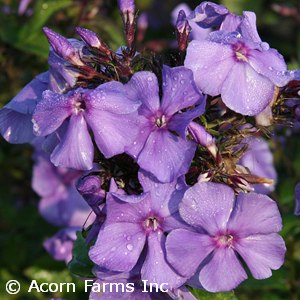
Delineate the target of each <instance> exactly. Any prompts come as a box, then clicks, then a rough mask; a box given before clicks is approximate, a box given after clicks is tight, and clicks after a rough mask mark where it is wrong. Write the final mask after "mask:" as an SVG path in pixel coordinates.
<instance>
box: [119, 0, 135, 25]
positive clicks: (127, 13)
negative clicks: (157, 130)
mask: <svg viewBox="0 0 300 300" xmlns="http://www.w3.org/2000/svg"><path fill="white" fill-rule="evenodd" d="M118 5H119V9H120V12H121V14H122V16H123V19H124V23H127V21H129V23H130V24H133V22H134V12H135V5H134V0H118Z"/></svg>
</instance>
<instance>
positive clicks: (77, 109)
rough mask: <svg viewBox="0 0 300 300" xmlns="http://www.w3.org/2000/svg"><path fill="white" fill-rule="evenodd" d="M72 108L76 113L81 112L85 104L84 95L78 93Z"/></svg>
mask: <svg viewBox="0 0 300 300" xmlns="http://www.w3.org/2000/svg"><path fill="white" fill-rule="evenodd" d="M74 108H75V112H76V114H78V113H79V112H82V111H84V110H85V109H86V104H85V101H84V97H83V95H82V94H80V96H79V99H77V100H76V101H75V104H74Z"/></svg>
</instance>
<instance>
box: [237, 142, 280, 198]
mask: <svg viewBox="0 0 300 300" xmlns="http://www.w3.org/2000/svg"><path fill="white" fill-rule="evenodd" d="M242 143H245V144H248V149H247V151H246V152H245V154H244V155H243V156H242V158H241V159H240V161H239V162H238V163H239V164H241V165H243V166H244V167H247V168H248V169H249V170H250V172H251V174H253V175H256V176H259V177H263V178H268V179H271V180H273V183H272V184H255V185H254V186H253V187H254V190H255V192H257V193H262V194H269V193H270V192H273V191H274V189H275V185H276V181H277V174H276V170H275V168H274V165H273V155H272V152H271V151H270V149H269V146H268V144H267V142H266V141H264V140H263V139H261V138H254V137H249V138H246V139H244V141H243V142H242Z"/></svg>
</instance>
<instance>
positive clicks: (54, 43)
mask: <svg viewBox="0 0 300 300" xmlns="http://www.w3.org/2000/svg"><path fill="white" fill-rule="evenodd" d="M43 31H44V33H45V35H46V37H47V39H48V41H49V44H50V45H51V47H52V48H53V50H54V52H55V53H56V54H57V55H59V56H60V57H61V58H63V59H65V60H67V61H69V62H71V63H72V64H73V65H77V66H83V65H84V63H83V62H82V61H81V59H80V56H79V54H78V53H77V51H76V49H75V48H74V47H73V46H72V44H71V43H70V42H69V41H68V40H67V39H66V38H65V37H63V36H62V35H60V34H58V33H56V32H54V31H52V30H51V29H49V28H47V27H44V28H43Z"/></svg>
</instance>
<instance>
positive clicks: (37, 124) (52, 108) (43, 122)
mask: <svg viewBox="0 0 300 300" xmlns="http://www.w3.org/2000/svg"><path fill="white" fill-rule="evenodd" d="M71 113H72V100H71V97H70V96H68V95H60V94H56V93H53V92H52V91H50V90H47V91H45V92H44V93H43V99H42V100H41V101H40V102H39V103H38V104H37V106H36V108H35V111H34V114H33V116H32V122H33V130H34V133H35V134H36V135H39V136H45V135H48V134H50V133H52V132H54V131H55V130H57V129H58V128H59V127H60V126H61V124H62V123H63V121H64V120H65V119H66V118H68V117H69V116H70V115H71Z"/></svg>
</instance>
